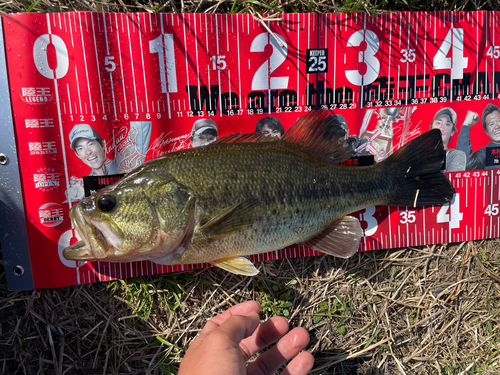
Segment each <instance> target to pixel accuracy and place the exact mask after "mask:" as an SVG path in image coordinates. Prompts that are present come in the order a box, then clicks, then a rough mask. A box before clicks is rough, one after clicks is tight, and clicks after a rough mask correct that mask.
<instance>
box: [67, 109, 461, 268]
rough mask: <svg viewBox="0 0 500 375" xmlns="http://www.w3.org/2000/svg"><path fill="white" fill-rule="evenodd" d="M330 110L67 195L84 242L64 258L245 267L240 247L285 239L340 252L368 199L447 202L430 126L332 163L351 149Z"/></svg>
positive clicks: (353, 237) (346, 249) (246, 250)
mask: <svg viewBox="0 0 500 375" xmlns="http://www.w3.org/2000/svg"><path fill="white" fill-rule="evenodd" d="M334 119H335V117H334V116H331V115H329V114H328V113H327V112H325V111H314V112H311V113H310V114H308V115H306V116H304V117H302V118H301V119H299V120H298V121H297V122H296V123H295V124H294V125H293V126H292V127H291V128H290V129H289V130H288V131H287V132H286V133H285V134H284V136H283V138H282V139H280V140H276V138H272V139H271V138H270V137H265V136H263V135H260V134H239V135H232V136H228V137H226V138H222V139H220V140H219V141H217V142H215V143H212V144H210V145H207V146H204V147H199V148H195V149H187V150H183V151H179V152H174V153H171V154H168V155H166V156H163V157H160V158H157V159H154V160H151V161H148V162H146V163H145V164H143V165H142V166H140V167H139V168H137V169H136V170H134V171H133V172H131V173H129V174H127V175H126V176H125V177H123V178H122V179H121V180H120V181H118V182H117V183H115V184H114V185H111V186H108V187H106V188H104V189H102V190H100V191H98V192H96V193H94V194H93V195H91V196H90V197H88V198H85V199H83V200H82V201H80V202H79V203H78V204H77V205H75V206H74V207H73V208H72V210H71V212H70V217H71V220H72V222H73V225H74V226H75V227H76V230H77V231H78V233H79V235H80V237H81V238H82V239H83V240H82V241H79V242H77V243H76V244H74V245H72V246H70V247H67V248H66V249H65V250H64V253H63V254H64V257H65V258H66V259H69V260H82V261H89V260H102V261H108V262H129V261H140V260H150V261H152V262H155V263H160V264H189V263H204V262H206V263H211V264H213V265H215V266H218V267H221V268H223V269H225V270H227V271H229V272H233V273H237V274H243V275H255V274H257V273H258V270H257V269H256V268H255V266H254V265H253V264H252V263H251V262H250V261H249V260H248V259H247V258H246V256H248V255H252V254H259V253H265V252H269V251H273V250H277V249H280V248H283V247H286V246H289V245H292V244H294V243H300V244H305V245H306V246H308V247H310V248H312V249H314V250H319V251H321V252H324V253H326V254H331V255H334V256H338V257H343V258H347V257H350V256H351V255H353V254H354V253H355V252H356V251H357V249H358V247H359V242H360V239H361V236H362V233H363V231H362V229H361V226H360V223H359V221H358V220H357V219H356V218H354V217H352V216H348V214H349V213H351V212H355V211H358V210H360V209H362V208H366V207H368V206H372V205H398V206H421V205H434V204H444V203H447V202H450V201H451V199H452V196H453V193H454V190H453V187H452V185H451V184H450V182H449V180H448V179H447V178H446V176H444V175H443V174H442V173H441V172H440V168H441V165H442V163H443V157H444V150H443V142H442V137H441V133H440V131H439V130H431V131H429V132H426V133H424V134H422V135H421V136H419V137H418V138H416V139H414V140H413V141H411V142H410V143H408V144H406V145H405V146H403V147H402V148H400V149H399V150H398V151H396V152H395V153H394V154H393V155H391V156H390V157H389V158H387V159H386V160H385V161H383V162H381V163H379V164H375V165H373V166H369V167H349V166H343V165H338V163H340V162H342V161H344V160H346V159H348V158H349V157H351V156H352V154H353V151H352V147H350V146H349V144H348V142H347V141H346V140H344V138H343V137H342V138H341V137H337V136H333V138H332V139H328V138H329V137H326V136H325V135H326V134H330V133H332V132H331V131H330V130H331V127H332V126H334V125H335V124H334Z"/></svg>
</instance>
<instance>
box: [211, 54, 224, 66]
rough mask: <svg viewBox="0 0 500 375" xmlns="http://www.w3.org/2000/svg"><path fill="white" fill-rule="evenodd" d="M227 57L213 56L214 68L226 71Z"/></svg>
mask: <svg viewBox="0 0 500 375" xmlns="http://www.w3.org/2000/svg"><path fill="white" fill-rule="evenodd" d="M225 59H226V56H224V55H219V56H212V57H211V58H210V60H212V67H213V69H214V70H217V69H219V70H224V69H226V60H225Z"/></svg>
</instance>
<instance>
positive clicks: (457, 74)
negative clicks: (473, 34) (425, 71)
mask: <svg viewBox="0 0 500 375" xmlns="http://www.w3.org/2000/svg"><path fill="white" fill-rule="evenodd" d="M452 35H453V40H452ZM452 46H453V50H452V55H451V57H447V56H448V52H449V51H450V48H451V47H452ZM468 61H469V58H468V57H464V29H450V30H449V31H448V34H446V38H444V40H443V43H442V44H441V46H440V47H439V50H438V51H437V53H436V55H434V59H433V61H432V63H433V66H434V69H451V78H452V79H462V78H463V76H464V68H467V62H468Z"/></svg>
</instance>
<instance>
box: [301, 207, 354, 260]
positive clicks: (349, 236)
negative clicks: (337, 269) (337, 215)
mask: <svg viewBox="0 0 500 375" xmlns="http://www.w3.org/2000/svg"><path fill="white" fill-rule="evenodd" d="M362 235H363V229H361V225H360V224H359V220H358V219H356V218H355V217H352V216H345V217H343V218H342V219H340V220H337V221H335V222H333V224H332V225H330V226H329V227H328V228H326V229H325V230H324V231H323V232H321V233H320V234H318V235H316V236H315V237H313V238H310V239H309V240H307V241H306V242H304V245H306V246H308V247H310V248H311V249H313V250H318V251H321V252H322V253H325V254H329V255H333V256H336V257H339V258H349V257H351V256H352V255H354V254H355V253H356V252H357V251H358V248H359V242H360V240H361V236H362Z"/></svg>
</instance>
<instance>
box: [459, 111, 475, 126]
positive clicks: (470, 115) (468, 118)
mask: <svg viewBox="0 0 500 375" xmlns="http://www.w3.org/2000/svg"><path fill="white" fill-rule="evenodd" d="M478 120H479V115H478V114H477V113H476V112H472V111H467V114H466V115H465V120H464V123H463V124H464V125H465V126H472V125H474V124H475V123H476V122H477V121H478Z"/></svg>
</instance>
